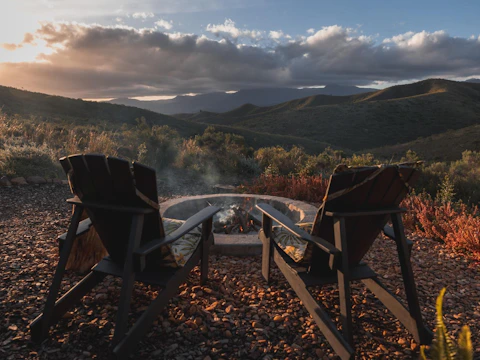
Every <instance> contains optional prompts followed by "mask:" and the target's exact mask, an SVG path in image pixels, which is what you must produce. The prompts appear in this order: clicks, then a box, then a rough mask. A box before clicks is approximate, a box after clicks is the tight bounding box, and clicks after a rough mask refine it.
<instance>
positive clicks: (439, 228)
mask: <svg viewBox="0 0 480 360" xmlns="http://www.w3.org/2000/svg"><path fill="white" fill-rule="evenodd" d="M327 185H328V179H325V178H323V177H322V176H301V177H293V176H275V175H268V176H267V175H262V176H260V177H259V178H257V179H255V180H254V181H253V182H252V183H250V184H244V185H242V186H241V187H240V189H241V191H242V192H249V193H255V194H268V195H274V196H283V197H286V198H290V199H296V200H304V201H308V202H312V203H321V202H322V201H323V197H324V195H325V192H326V189H327ZM401 206H403V207H405V208H407V209H408V212H407V213H406V214H405V215H404V225H405V228H407V229H408V230H411V231H413V232H415V233H416V234H418V235H419V236H422V237H426V238H431V239H435V240H439V241H443V242H445V244H446V245H447V246H448V247H450V248H453V249H455V250H460V251H463V252H466V253H468V254H469V255H470V256H472V257H473V258H476V259H478V260H480V216H479V211H478V208H477V207H469V206H467V205H466V204H464V203H451V202H446V203H443V204H442V203H441V202H438V201H435V200H433V199H432V198H431V197H430V196H429V195H428V194H425V193H422V194H419V195H417V194H411V195H409V196H408V197H407V198H406V199H405V200H404V201H403V202H402V204H401Z"/></svg>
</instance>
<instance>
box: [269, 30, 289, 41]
mask: <svg viewBox="0 0 480 360" xmlns="http://www.w3.org/2000/svg"><path fill="white" fill-rule="evenodd" d="M268 36H269V37H270V38H272V39H273V40H280V39H281V38H282V37H284V36H285V34H284V33H283V31H282V30H277V31H274V30H272V31H270V32H269V33H268Z"/></svg>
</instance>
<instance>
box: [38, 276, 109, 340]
mask: <svg viewBox="0 0 480 360" xmlns="http://www.w3.org/2000/svg"><path fill="white" fill-rule="evenodd" d="M104 277H105V274H100V273H94V272H90V273H89V274H88V275H86V276H85V277H84V278H83V279H82V280H80V281H79V282H78V283H77V284H76V285H75V286H74V287H73V288H71V289H70V290H69V291H68V292H67V293H66V294H64V295H63V296H62V297H61V298H60V299H58V300H57V301H56V302H55V306H54V308H53V311H52V315H51V318H50V325H53V324H55V323H57V322H58V321H59V320H60V319H61V318H62V316H63V314H65V313H66V312H67V311H68V309H70V308H71V307H72V306H73V305H75V304H76V303H77V302H78V301H80V300H81V299H82V298H83V297H84V296H85V294H87V293H88V292H89V291H90V290H91V289H92V288H93V287H95V286H96V285H97V284H98V283H99V282H101V281H102V280H103V278H104ZM44 322H45V318H44V314H40V315H39V316H38V317H37V318H36V319H35V320H33V321H32V322H31V323H30V325H29V327H30V333H31V337H32V341H34V342H41V341H42V340H43V338H42V326H43V324H44Z"/></svg>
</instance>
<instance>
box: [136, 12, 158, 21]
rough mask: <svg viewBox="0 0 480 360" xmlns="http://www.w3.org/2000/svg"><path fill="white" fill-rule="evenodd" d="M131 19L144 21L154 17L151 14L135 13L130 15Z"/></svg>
mask: <svg viewBox="0 0 480 360" xmlns="http://www.w3.org/2000/svg"><path fill="white" fill-rule="evenodd" d="M132 17H133V18H134V19H143V20H146V19H148V18H152V17H154V15H153V13H152V12H136V13H133V14H132Z"/></svg>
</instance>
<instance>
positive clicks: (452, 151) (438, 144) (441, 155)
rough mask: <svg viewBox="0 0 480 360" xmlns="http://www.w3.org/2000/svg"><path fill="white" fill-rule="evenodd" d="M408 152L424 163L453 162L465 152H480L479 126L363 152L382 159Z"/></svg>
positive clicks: (398, 157)
mask: <svg viewBox="0 0 480 360" xmlns="http://www.w3.org/2000/svg"><path fill="white" fill-rule="evenodd" d="M408 150H413V151H415V152H416V153H417V154H418V156H419V157H420V158H421V159H423V160H426V161H454V160H458V159H460V158H461V157H462V152H464V151H465V150H471V151H480V125H472V126H468V127H466V128H463V129H458V130H449V131H446V132H444V133H441V134H436V135H432V136H429V137H426V138H419V139H416V140H413V141H410V142H407V143H404V144H398V145H392V146H385V147H380V148H375V149H368V150H364V151H363V152H364V153H372V154H374V155H375V157H378V158H383V159H392V158H393V159H396V160H398V159H400V158H401V157H402V156H404V155H405V153H406V152H407V151H408Z"/></svg>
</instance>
